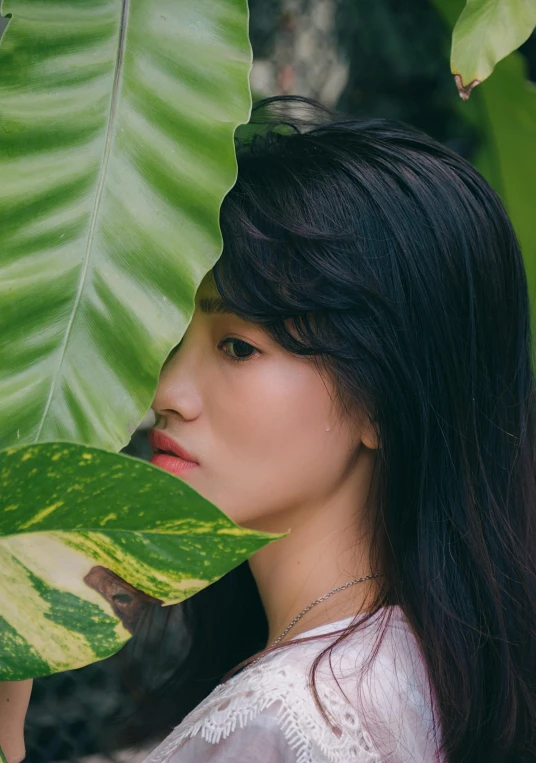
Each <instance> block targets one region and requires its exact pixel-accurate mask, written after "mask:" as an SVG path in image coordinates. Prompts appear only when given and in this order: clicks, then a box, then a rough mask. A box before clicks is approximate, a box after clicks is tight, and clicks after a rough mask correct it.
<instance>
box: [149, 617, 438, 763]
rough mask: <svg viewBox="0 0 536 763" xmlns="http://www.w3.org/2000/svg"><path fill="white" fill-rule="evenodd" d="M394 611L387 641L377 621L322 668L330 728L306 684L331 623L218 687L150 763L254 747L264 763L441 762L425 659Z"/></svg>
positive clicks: (231, 755)
mask: <svg viewBox="0 0 536 763" xmlns="http://www.w3.org/2000/svg"><path fill="white" fill-rule="evenodd" d="M389 609H390V612H389V613H387V612H385V615H387V614H389V617H388V619H387V620H386V621H385V622H386V625H387V627H386V630H385V635H384V638H383V640H382V641H381V643H380V642H378V625H380V626H381V623H382V622H383V616H375V617H374V618H373V619H371V620H370V622H369V623H367V624H365V626H364V627H363V628H362V629H359V630H357V631H356V632H354V633H352V634H351V636H350V637H349V638H348V639H345V640H343V641H341V642H340V644H338V645H337V646H335V647H334V648H333V650H332V652H331V657H330V654H329V653H328V654H327V655H326V656H325V657H324V658H323V659H322V660H321V661H320V663H319V665H318V669H317V672H316V675H315V685H316V689H317V692H318V696H319V699H320V702H321V704H322V706H323V708H324V709H325V711H326V713H327V715H328V718H329V719H330V723H328V722H327V721H326V719H325V718H324V716H323V715H322V713H321V712H320V709H319V707H318V705H317V703H316V702H315V698H314V696H313V690H312V686H311V681H310V678H311V668H312V665H313V662H314V659H315V657H316V656H317V655H318V654H320V652H322V651H324V649H326V648H327V647H329V646H330V645H331V644H332V643H333V641H334V640H335V637H336V635H337V634H336V633H335V632H334V631H335V627H340V626H335V625H333V626H331V628H330V627H329V626H327V627H326V629H325V630H324V628H322V629H315V630H316V631H317V632H320V631H323V632H325V633H326V634H327V633H329V636H328V635H326V636H325V637H323V638H319V639H318V640H317V639H315V640H314V641H311V642H306V643H300V642H298V641H296V642H294V643H292V645H289V646H288V647H286V648H284V649H281V650H279V651H276V652H274V653H272V654H269V655H266V656H265V657H263V658H262V659H261V660H260V661H259V662H258V663H257V664H255V665H252V666H250V667H247V668H246V669H245V670H243V671H242V672H241V673H238V674H236V675H234V676H233V677H232V678H231V679H230V680H229V681H227V682H226V683H224V684H220V685H219V686H217V687H216V688H215V689H214V690H213V691H212V692H211V693H210V694H209V695H208V696H207V697H206V698H205V699H204V700H203V701H202V702H201V703H200V704H199V705H198V706H197V707H196V708H195V709H194V710H193V711H192V712H191V713H190V714H189V715H188V716H186V718H185V719H184V720H183V721H182V723H181V724H179V726H177V728H176V729H175V730H174V731H173V732H172V733H171V734H170V735H169V736H168V737H167V738H166V739H165V740H164V742H163V743H162V744H161V745H160V746H159V747H157V748H156V750H155V751H154V752H153V754H152V755H151V756H150V757H149V758H147V760H146V761H145V762H144V763H165V762H166V761H169V763H190V761H197V760H201V759H202V760H203V761H209V760H210V761H213V760H214V762H215V763H217V761H219V760H221V761H223V760H234V759H235V752H236V754H237V755H238V757H240V754H242V753H243V752H244V750H248V752H249V751H250V750H254V749H256V750H262V756H261V758H260V761H262V763H272V761H274V763H287V761H289V763H294V761H300V763H380V761H381V760H384V759H385V760H399V761H410V760H411V761H422V763H429V762H430V761H435V760H437V758H436V757H434V753H433V749H434V748H433V740H430V734H432V732H433V718H432V715H431V707H430V701H429V697H428V695H427V691H426V687H427V676H426V670H425V666H424V661H423V660H422V658H421V655H420V651H419V649H418V646H417V642H416V639H415V637H414V635H413V633H412V631H411V629H410V627H409V625H408V623H407V621H406V619H405V616H404V615H403V613H402V611H401V610H400V609H399V608H398V607H392V608H389ZM380 629H381V628H380ZM310 633H312V632H310ZM330 636H331V637H330ZM378 643H379V648H377V649H376V645H377V644H378ZM370 658H372V659H370ZM369 659H370V669H368V670H364V667H365V666H366V663H367V662H368V661H369ZM187 742H188V744H187ZM207 746H209V747H213V746H218V747H221V755H222V757H221V758H220V757H217V756H216V757H215V756H214V755H212V754H211V755H210V756H209V755H208V753H207V751H206V748H207ZM188 751H190V752H188ZM284 751H286V754H285V752H284ZM409 751H411V753H410V754H409V755H408V752H409ZM404 752H405V754H404ZM189 755H191V757H190V756H189ZM393 755H394V757H390V756H393ZM270 756H271V757H270ZM384 756H386V757H384ZM250 763H255V759H254V758H252V759H251V762H250Z"/></svg>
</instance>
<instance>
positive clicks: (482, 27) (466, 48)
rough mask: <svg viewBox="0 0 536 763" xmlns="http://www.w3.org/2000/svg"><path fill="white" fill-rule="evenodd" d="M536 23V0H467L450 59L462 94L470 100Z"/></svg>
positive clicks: (456, 29) (456, 28)
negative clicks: (473, 92)
mask: <svg viewBox="0 0 536 763" xmlns="http://www.w3.org/2000/svg"><path fill="white" fill-rule="evenodd" d="M451 5H452V3H451ZM535 26H536V0H467V4H466V6H465V8H464V9H463V11H462V13H461V15H460V17H459V19H458V21H457V23H456V26H455V27H454V31H453V33H452V52H451V59H450V64H451V70H452V73H453V75H454V79H455V80H456V85H457V86H458V91H459V93H460V95H461V97H462V98H463V99H464V100H467V99H468V98H469V96H470V94H471V90H472V89H473V87H475V85H478V84H480V83H481V82H482V81H483V80H485V79H486V78H487V77H489V75H490V74H491V72H492V71H493V68H494V67H495V64H496V63H497V62H498V61H500V60H501V59H503V58H505V57H506V56H507V55H508V54H509V53H511V52H512V51H514V50H517V48H519V46H520V45H522V44H523V43H524V42H525V40H527V39H528V38H529V37H530V35H531V33H532V30H533V29H534V27H535Z"/></svg>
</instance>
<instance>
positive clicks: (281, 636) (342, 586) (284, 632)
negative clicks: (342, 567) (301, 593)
mask: <svg viewBox="0 0 536 763" xmlns="http://www.w3.org/2000/svg"><path fill="white" fill-rule="evenodd" d="M381 575H383V573H382V572H378V573H376V574H374V575H367V576H366V577H364V578H357V579H356V580H350V582H349V583H344V585H341V586H339V587H338V588H334V589H333V590H332V591H330V592H329V593H325V594H324V595H323V596H321V597H320V598H319V599H316V601H313V602H311V604H308V605H307V606H306V607H305V609H304V610H303V612H300V614H299V615H296V617H295V618H294V620H293V621H292V622H291V623H290V624H289V625H287V627H286V628H285V630H284V631H283V633H282V634H281V635H280V636H278V638H276V640H275V641H272V643H271V644H270V647H272V646H275V645H276V644H279V642H280V641H281V639H283V638H285V636H286V635H287V633H288V632H289V630H290V629H291V628H293V627H294V626H295V625H296V623H297V622H298V620H299V619H300V618H302V617H303V616H304V615H305V614H307V612H309V610H310V609H312V608H313V607H314V606H315V605H316V604H320V602H321V601H324V600H325V599H328V598H329V597H330V596H333V594H334V593H337V591H342V590H343V589H344V588H348V587H349V586H351V585H355V584H356V583H362V582H363V581H364V580H370V579H371V578H378V577H381Z"/></svg>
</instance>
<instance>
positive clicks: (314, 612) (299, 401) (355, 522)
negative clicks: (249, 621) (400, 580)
mask: <svg viewBox="0 0 536 763" xmlns="http://www.w3.org/2000/svg"><path fill="white" fill-rule="evenodd" d="M203 297H218V292H217V290H216V287H215V284H214V280H213V278H212V274H211V273H209V274H208V275H207V276H206V277H205V279H204V280H203V282H202V284H201V286H200V287H199V289H198V291H197V294H196V304H195V311H194V314H193V317H192V320H191V322H190V324H189V326H188V329H187V331H186V334H185V335H184V337H183V340H182V342H181V344H180V346H179V347H178V349H177V350H176V352H175V354H174V355H172V357H171V358H170V359H169V360H168V362H167V363H166V365H165V367H164V369H163V371H162V374H161V377H160V381H159V384H158V388H157V392H156V396H155V399H154V403H153V409H154V411H155V413H156V415H157V423H156V428H158V429H161V430H162V431H164V432H165V434H166V435H168V436H169V437H171V438H172V439H174V440H175V441H176V442H177V443H179V445H181V446H183V447H184V448H186V450H188V451H189V452H190V453H191V454H192V455H193V456H194V457H195V458H196V460H197V461H199V466H198V467H196V468H194V469H191V470H189V471H186V472H184V473H182V474H181V475H180V477H181V479H184V480H185V481H186V482H187V483H188V484H189V485H191V486H192V487H193V488H194V489H195V490H197V491H198V492H199V493H200V494H201V495H203V496H204V497H206V498H208V499H209V500H210V501H212V502H213V503H215V504H216V505H217V506H218V507H219V508H220V509H221V510H222V511H224V512H225V513H226V514H227V515H228V516H229V517H231V519H233V520H234V521H235V522H237V523H238V524H240V525H242V526H244V527H248V528H251V529H257V530H264V531H269V532H277V533H280V532H287V531H289V530H290V533H289V535H288V536H287V537H286V538H283V539H281V540H278V541H275V542H273V543H271V544H269V545H268V546H266V547H264V548H262V549H261V550H259V551H258V552H257V553H255V554H254V555H253V556H252V557H250V559H249V565H250V568H251V571H252V573H253V576H254V578H255V581H256V583H257V587H258V590H259V594H260V597H261V600H262V603H263V606H264V609H265V611H266V615H267V618H268V623H269V638H268V643H270V642H271V641H272V640H273V639H275V638H276V637H277V636H279V635H280V633H282V631H283V630H284V629H285V628H286V626H287V625H288V624H289V623H290V622H291V621H292V620H293V619H294V617H295V616H296V615H297V614H299V613H300V612H301V611H302V610H303V609H304V608H305V607H306V606H307V605H308V604H310V603H311V602H312V601H314V600H315V599H317V598H319V597H320V596H322V595H324V594H325V593H327V592H329V591H331V590H332V589H333V588H335V587H337V586H339V585H342V584H344V583H346V582H348V581H350V580H352V579H354V578H359V577H363V576H365V575H369V574H371V573H372V572H379V570H371V569H370V564H369V559H368V548H369V534H368V533H367V531H366V529H365V528H364V527H363V522H362V521H360V509H361V507H362V506H363V504H364V503H365V500H366V498H367V494H368V492H369V487H370V482H371V475H372V469H373V466H374V460H375V456H376V450H375V449H376V447H377V441H376V437H375V434H374V431H373V427H372V426H371V424H370V422H368V421H366V420H365V419H364V417H362V416H359V415H358V413H356V416H355V419H354V420H352V421H348V417H347V416H344V415H343V414H342V413H339V412H338V411H337V406H336V404H335V403H334V400H335V397H334V390H333V387H332V385H331V384H330V381H329V380H328V379H327V378H324V375H321V374H320V372H319V371H318V370H317V369H316V367H315V366H314V364H313V363H312V362H311V360H310V359H307V358H304V357H296V356H294V355H292V354H290V353H289V352H287V351H286V350H285V349H283V348H282V347H281V346H280V345H279V344H277V343H276V342H275V341H274V340H273V339H272V338H271V337H269V335H268V334H267V333H266V332H265V331H264V330H263V329H262V327H260V326H257V325H255V324H252V323H249V322H247V321H245V320H243V319H241V318H239V317H238V316H237V315H235V314H212V315H211V314H205V313H204V312H203V311H202V310H201V309H200V304H199V302H200V300H201V299H202V298H203ZM230 338H233V339H234V340H240V342H246V343H248V345H250V347H248V346H245V345H243V344H239V343H237V342H236V341H235V342H231V341H227V342H225V343H223V344H222V340H225V339H230ZM252 348H254V349H252ZM248 356H249V357H248ZM235 357H247V359H246V360H241V361H237V360H234V359H233V358H235ZM375 586H376V581H374V580H371V581H365V582H363V583H358V584H355V585H353V586H351V587H349V588H348V589H345V590H344V591H340V592H338V593H336V594H334V595H333V596H331V597H330V598H329V599H327V600H326V601H325V602H322V603H320V604H317V605H316V606H315V607H313V608H312V609H311V610H310V611H309V612H308V613H307V614H306V615H304V616H303V617H302V618H301V619H300V621H299V622H298V623H297V624H296V625H295V626H294V627H293V628H292V629H291V631H290V632H289V634H288V636H287V637H286V638H285V639H284V640H287V638H291V637H293V636H296V635H298V633H302V632H304V631H306V630H308V629H310V628H314V627H317V626H318V625H322V624H324V623H328V622H334V621H335V620H340V619H343V618H345V617H349V616H350V615H355V614H356V613H357V612H359V611H361V610H365V609H366V608H367V603H368V602H369V601H370V600H371V597H372V595H373V593H374V591H375Z"/></svg>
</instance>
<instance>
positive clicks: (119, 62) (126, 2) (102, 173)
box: [34, 0, 130, 442]
mask: <svg viewBox="0 0 536 763" xmlns="http://www.w3.org/2000/svg"><path fill="white" fill-rule="evenodd" d="M129 11H130V0H123V10H122V13H121V26H120V31H119V46H118V50H117V59H116V65H115V73H114V84H113V88H112V99H111V103H110V112H109V118H108V127H107V130H106V141H105V145H104V152H103V156H102V162H101V166H100V170H99V176H98V180H97V188H96V193H95V200H94V203H93V209H92V212H91V222H90V225H89V231H88V236H87V243H86V249H85V252H84V259H83V262H82V270H81V273H80V282H79V284H78V290H77V292H76V296H75V299H74V302H73V308H72V310H71V315H70V316H69V321H68V323H67V328H66V330H65V336H64V339H63V343H62V345H61V348H60V355H59V359H58V363H57V367H56V370H55V372H54V376H53V378H52V381H51V384H50V392H49V395H48V399H47V402H46V404H45V408H44V410H43V415H42V417H41V421H40V423H39V427H38V429H37V432H36V435H35V439H34V442H38V440H39V437H40V436H41V432H42V431H43V426H44V424H45V421H46V418H47V416H48V412H49V410H50V406H51V404H52V400H53V398H54V393H55V391H56V387H57V384H58V380H59V378H60V372H61V370H62V367H63V361H64V359H65V353H66V351H67V344H68V341H69V337H70V335H71V331H72V328H73V324H74V319H75V317H76V313H77V311H78V307H79V305H80V301H81V299H82V293H83V291H84V286H85V283H86V276H87V271H88V267H89V256H90V252H91V247H92V244H93V235H94V233H95V227H96V224H97V215H98V211H99V206H100V200H101V197H102V192H103V189H104V178H105V177H106V170H107V168H108V163H109V160H110V152H111V146H112V139H113V133H114V127H115V122H116V118H117V101H118V94H119V83H120V79H121V73H122V67H123V59H124V52H125V38H126V30H127V22H128V15H129Z"/></svg>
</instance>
